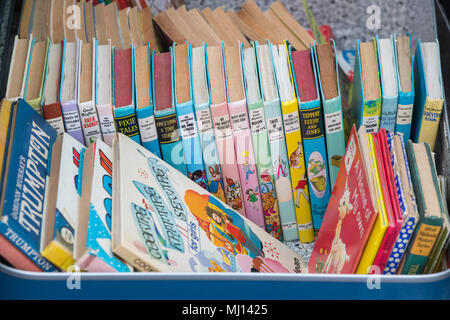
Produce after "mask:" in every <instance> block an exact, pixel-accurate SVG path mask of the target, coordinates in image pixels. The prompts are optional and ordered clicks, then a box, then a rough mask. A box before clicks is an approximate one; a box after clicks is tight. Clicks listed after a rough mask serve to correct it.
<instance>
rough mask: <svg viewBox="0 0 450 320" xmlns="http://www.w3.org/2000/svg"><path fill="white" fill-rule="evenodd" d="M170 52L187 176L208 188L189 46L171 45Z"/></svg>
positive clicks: (182, 44) (183, 44)
mask: <svg viewBox="0 0 450 320" xmlns="http://www.w3.org/2000/svg"><path fill="white" fill-rule="evenodd" d="M171 51H172V71H173V74H172V83H173V97H174V104H175V109H176V113H177V118H178V126H179V127H180V136H181V140H182V142H183V153H184V161H185V163H186V170H187V176H188V177H189V178H190V179H191V180H192V181H195V182H196V183H198V185H200V186H201V187H203V188H205V189H208V186H207V184H206V169H205V165H204V164H203V152H202V147H201V144H200V137H199V134H198V128H197V121H196V119H195V111H194V99H193V93H192V85H191V84H192V75H191V73H192V72H191V53H190V52H191V47H190V45H189V44H188V43H180V44H174V45H173V46H172V47H171Z"/></svg>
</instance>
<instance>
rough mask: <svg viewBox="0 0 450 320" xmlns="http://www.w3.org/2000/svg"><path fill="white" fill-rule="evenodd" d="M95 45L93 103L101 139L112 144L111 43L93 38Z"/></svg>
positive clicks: (114, 132) (113, 133)
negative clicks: (103, 42)
mask: <svg viewBox="0 0 450 320" xmlns="http://www.w3.org/2000/svg"><path fill="white" fill-rule="evenodd" d="M95 45H96V49H95V51H96V55H95V65H96V68H95V70H96V76H95V104H96V106H97V115H98V121H99V123H100V129H101V131H102V136H103V141H105V142H106V144H108V145H109V146H112V142H113V140H114V138H115V137H116V123H115V121H114V116H113V107H112V73H111V43H110V42H109V41H108V43H107V44H100V43H99V41H98V40H95Z"/></svg>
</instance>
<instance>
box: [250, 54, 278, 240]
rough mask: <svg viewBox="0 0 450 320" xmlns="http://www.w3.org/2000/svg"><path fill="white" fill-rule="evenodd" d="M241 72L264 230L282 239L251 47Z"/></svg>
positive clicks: (264, 121)
mask: <svg viewBox="0 0 450 320" xmlns="http://www.w3.org/2000/svg"><path fill="white" fill-rule="evenodd" d="M243 72H244V84H245V90H246V97H247V106H248V113H249V119H250V128H251V130H252V139H253V148H254V151H255V158H256V163H257V166H256V169H257V171H258V181H259V187H260V192H261V201H262V205H263V212H264V222H265V224H266V231H267V232H268V233H270V234H271V235H272V236H273V237H274V238H276V239H278V240H280V241H282V240H283V235H282V231H281V220H280V211H279V208H278V200H277V191H276V188H275V177H274V174H273V168H272V159H271V153H270V147H269V136H268V133H267V126H266V117H265V114H264V103H263V101H262V98H261V89H260V84H259V78H258V67H257V61H256V53H255V47H251V48H245V49H244V50H243Z"/></svg>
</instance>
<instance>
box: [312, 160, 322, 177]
mask: <svg viewBox="0 0 450 320" xmlns="http://www.w3.org/2000/svg"><path fill="white" fill-rule="evenodd" d="M309 165H310V168H309V171H311V172H312V173H314V174H318V173H320V171H322V170H323V168H325V164H324V163H323V161H317V160H314V159H311V160H309Z"/></svg>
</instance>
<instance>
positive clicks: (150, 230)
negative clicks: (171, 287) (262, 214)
mask: <svg viewBox="0 0 450 320" xmlns="http://www.w3.org/2000/svg"><path fill="white" fill-rule="evenodd" d="M122 161H125V162H122ZM113 163H114V168H115V169H114V170H115V173H114V176H113V179H114V180H113V188H114V190H113V216H112V222H113V231H112V241H113V252H114V253H115V254H117V255H118V256H119V257H121V258H122V259H124V260H125V261H126V262H128V263H130V264H131V265H132V266H133V267H135V268H136V269H137V270H139V271H147V272H148V271H160V272H277V273H285V272H286V273H287V272H297V273H300V272H307V270H306V263H305V261H304V259H303V258H302V257H300V256H299V255H297V254H296V253H295V252H293V251H291V250H290V249H289V248H288V247H287V246H285V245H284V244H282V243H281V242H280V241H278V240H276V239H274V238H273V237H272V236H271V235H269V234H267V233H266V232H265V231H264V230H262V229H261V228H259V227H258V226H257V225H255V224H254V223H252V222H251V221H250V220H248V219H247V218H245V217H243V216H242V215H240V214H239V213H238V212H236V211H235V210H233V209H232V208H231V207H230V206H228V205H226V204H225V203H224V202H222V201H220V200H218V199H217V198H216V197H214V196H213V195H211V194H210V193H208V192H207V191H206V190H205V189H203V188H202V187H200V186H199V185H198V184H196V183H195V182H193V181H192V180H190V179H189V178H187V177H186V176H184V175H183V174H181V173H180V172H179V171H178V170H176V169H175V168H173V167H171V166H170V165H168V164H167V163H166V162H164V161H163V160H161V159H159V158H157V157H156V156H155V155H153V153H151V152H150V151H148V150H146V149H145V148H143V147H142V146H140V145H138V144H136V143H135V142H133V141H132V140H130V139H128V138H127V137H125V136H124V135H121V134H120V135H119V138H118V142H117V143H116V144H115V147H114V160H113ZM130 168H133V169H132V170H130ZM125 191H126V192H125ZM119 195H120V196H119ZM150 239H152V240H150Z"/></svg>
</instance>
